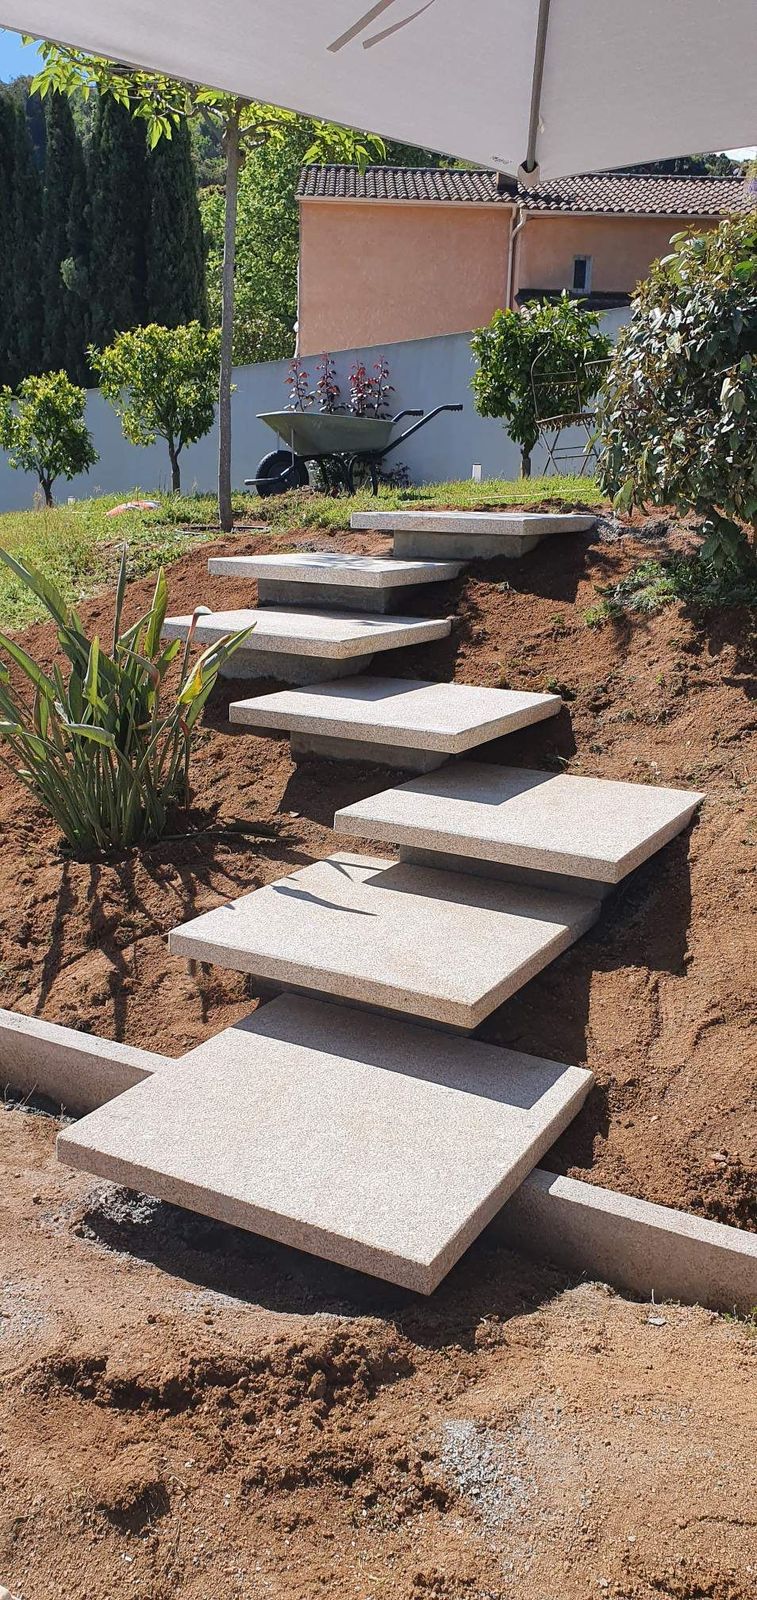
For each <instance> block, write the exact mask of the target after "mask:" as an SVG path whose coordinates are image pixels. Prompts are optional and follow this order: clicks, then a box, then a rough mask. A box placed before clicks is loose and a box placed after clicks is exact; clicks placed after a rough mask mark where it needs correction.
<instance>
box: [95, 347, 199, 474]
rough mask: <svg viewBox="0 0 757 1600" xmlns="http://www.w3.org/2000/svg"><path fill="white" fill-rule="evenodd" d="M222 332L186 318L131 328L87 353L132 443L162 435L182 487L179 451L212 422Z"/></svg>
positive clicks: (160, 437)
mask: <svg viewBox="0 0 757 1600" xmlns="http://www.w3.org/2000/svg"><path fill="white" fill-rule="evenodd" d="M220 342H221V336H220V333H219V331H218V329H216V328H212V329H210V330H208V329H207V328H202V327H201V326H200V324H199V322H188V323H187V324H186V326H185V327H183V328H160V327H158V325H157V324H156V323H150V325H149V327H147V328H132V329H131V330H130V332H128V333H120V334H119V335H118V337H117V338H116V339H114V341H113V343H112V344H111V345H109V346H108V349H107V350H96V349H95V348H94V347H91V348H90V352H89V358H90V361H91V362H92V366H93V368H94V371H95V372H96V373H97V375H98V378H99V380H100V388H101V390H102V392H103V394H104V395H105V398H106V399H107V400H109V401H110V403H111V405H112V406H113V407H114V408H115V410H116V411H117V412H118V415H119V417H120V418H121V426H122V428H123V431H124V434H125V436H126V438H127V439H128V440H129V443H130V444H136V445H150V444H154V443H155V440H156V439H165V441H166V444H167V445H168V455H169V459H170V462H171V487H172V489H173V492H174V494H178V493H179V492H180V490H181V467H180V463H179V457H180V455H181V452H182V450H183V449H184V446H185V445H188V444H195V443H196V441H197V440H198V439H202V438H204V436H205V434H206V433H209V432H210V429H211V427H212V426H213V418H214V416H215V407H216V396H217V392H218V358H219V349H220Z"/></svg>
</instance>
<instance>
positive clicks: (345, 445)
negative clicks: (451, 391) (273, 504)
mask: <svg viewBox="0 0 757 1600" xmlns="http://www.w3.org/2000/svg"><path fill="white" fill-rule="evenodd" d="M462 409H463V408H462V406H461V405H454V406H450V405H448V406H435V407H434V410H433V411H429V412H428V413H425V412H423V411H400V412H398V414H397V416H396V417H353V416H352V415H351V413H350V412H339V411H261V412H259V413H258V421H259V422H264V423H265V424H266V427H268V428H270V429H271V430H272V431H273V433H275V434H277V435H278V437H279V439H280V440H281V445H282V448H280V449H279V450H274V451H272V452H271V453H270V455H267V456H264V457H263V460H262V461H261V462H260V463H259V465H258V470H257V474H256V476H255V477H254V478H245V485H246V487H247V488H250V489H253V488H254V489H257V491H258V494H260V495H270V494H283V493H284V492H285V490H287V489H297V488H303V487H304V486H305V485H306V484H307V482H308V471H307V462H308V461H318V462H321V463H322V464H323V466H322V471H323V472H324V474H325V475H327V481H329V482H330V483H331V485H332V486H333V487H335V488H337V489H346V490H347V491H348V492H349V493H354V492H355V490H356V489H357V488H362V487H364V486H365V484H366V482H370V486H371V488H372V490H373V493H374V494H377V492H378V466H379V462H380V461H381V460H382V459H383V457H384V456H385V455H387V454H388V452H389V451H390V450H395V449H396V447H397V445H398V444H402V442H403V440H404V439H409V438H410V435H411V434H412V433H415V432H416V431H417V430H418V428H423V427H425V425H426V423H427V422H430V421H431V419H432V418H433V417H438V415H439V412H440V411H462ZM403 417H416V418H418V420H417V421H416V422H414V423H413V424H412V426H411V427H409V428H405V430H404V431H403V432H401V433H396V432H395V429H396V427H397V424H398V423H400V422H401V421H402V419H403ZM283 447H286V448H283Z"/></svg>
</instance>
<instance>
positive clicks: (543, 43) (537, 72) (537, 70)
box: [520, 0, 551, 188]
mask: <svg viewBox="0 0 757 1600" xmlns="http://www.w3.org/2000/svg"><path fill="white" fill-rule="evenodd" d="M550 3H551V0H539V18H538V21H537V24H536V44H535V46H534V73H533V78H532V79H531V110H530V114H529V118H528V145H527V147H526V159H525V161H524V162H523V165H522V167H521V169H520V175H521V176H522V177H523V179H524V180H525V182H526V183H527V185H528V187H530V188H532V187H533V185H534V184H535V183H538V181H539V163H538V161H537V159H536V142H537V139H538V136H539V118H540V115H541V91H542V83H543V81H544V57H545V55H546V51H547V30H548V28H549V8H550Z"/></svg>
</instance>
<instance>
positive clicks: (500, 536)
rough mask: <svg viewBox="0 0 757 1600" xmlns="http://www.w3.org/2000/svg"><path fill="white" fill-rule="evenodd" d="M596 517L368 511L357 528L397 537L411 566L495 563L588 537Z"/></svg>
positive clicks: (398, 551)
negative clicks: (564, 536)
mask: <svg viewBox="0 0 757 1600" xmlns="http://www.w3.org/2000/svg"><path fill="white" fill-rule="evenodd" d="M595 521H596V517H594V516H591V515H584V514H583V513H580V512H567V513H559V512H558V513H554V514H552V513H545V512H540V511H510V512H508V511H429V510H426V511H366V512H362V511H361V512H356V513H355V514H354V515H353V517H352V519H351V525H352V527H353V528H356V529H364V528H371V529H373V530H374V531H376V532H381V533H391V534H392V535H393V537H394V553H395V555H396V556H398V557H403V558H405V559H406V560H419V559H424V558H428V559H431V560H433V559H442V558H443V557H445V556H446V557H448V558H452V559H453V560H454V559H457V560H461V561H472V560H490V559H493V558H496V557H502V556H512V557H516V556H522V555H526V554H527V552H528V551H529V550H533V549H534V548H535V546H536V545H537V544H539V542H540V540H542V539H545V538H549V537H551V536H552V535H553V534H559V533H584V532H586V531H587V530H588V529H589V528H593V526H594V523H595Z"/></svg>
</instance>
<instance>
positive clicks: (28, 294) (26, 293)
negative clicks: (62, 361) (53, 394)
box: [12, 102, 43, 379]
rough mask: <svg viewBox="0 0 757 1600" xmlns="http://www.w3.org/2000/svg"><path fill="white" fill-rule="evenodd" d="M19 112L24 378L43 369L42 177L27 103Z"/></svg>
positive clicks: (18, 330) (18, 305)
mask: <svg viewBox="0 0 757 1600" xmlns="http://www.w3.org/2000/svg"><path fill="white" fill-rule="evenodd" d="M15 113H16V129H15V160H14V173H13V223H12V225H13V259H14V266H15V272H14V280H13V318H14V356H15V362H16V370H17V375H18V378H19V379H21V378H28V377H29V375H30V374H31V373H36V372H40V371H41V370H42V327H43V322H42V316H43V306H42V294H41V290H40V231H41V224H42V181H41V179H40V175H39V169H38V167H37V162H36V160H35V155H34V149H33V146H32V141H31V138H30V134H29V125H28V122H27V119H26V109H25V106H24V105H23V103H21V102H19V103H17V105H16V108H15Z"/></svg>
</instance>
